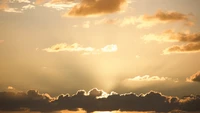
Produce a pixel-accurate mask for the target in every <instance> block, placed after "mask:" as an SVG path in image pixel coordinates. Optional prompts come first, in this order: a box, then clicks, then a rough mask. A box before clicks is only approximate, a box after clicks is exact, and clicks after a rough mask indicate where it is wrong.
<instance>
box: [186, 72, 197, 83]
mask: <svg viewBox="0 0 200 113" xmlns="http://www.w3.org/2000/svg"><path fill="white" fill-rule="evenodd" d="M186 81H187V82H200V71H198V72H196V73H195V74H193V75H192V76H190V77H189V78H186Z"/></svg>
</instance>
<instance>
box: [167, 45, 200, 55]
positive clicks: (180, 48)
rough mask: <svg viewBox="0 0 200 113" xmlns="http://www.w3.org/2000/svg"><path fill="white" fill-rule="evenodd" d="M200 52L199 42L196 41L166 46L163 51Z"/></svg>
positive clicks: (168, 52) (169, 52)
mask: <svg viewBox="0 0 200 113" xmlns="http://www.w3.org/2000/svg"><path fill="white" fill-rule="evenodd" d="M197 52H200V42H198V43H187V44H184V45H174V46H172V47H169V48H166V49H165V50H164V51H163V53H164V54H171V53H197Z"/></svg>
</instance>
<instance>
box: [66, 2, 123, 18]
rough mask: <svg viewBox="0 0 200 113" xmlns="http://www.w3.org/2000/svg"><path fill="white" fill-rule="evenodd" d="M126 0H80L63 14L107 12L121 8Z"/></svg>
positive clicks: (87, 14)
mask: <svg viewBox="0 0 200 113" xmlns="http://www.w3.org/2000/svg"><path fill="white" fill-rule="evenodd" d="M125 3H126V0H81V2H80V3H79V4H77V5H75V6H74V7H72V8H71V9H70V10H69V12H67V13H66V14H65V16H90V15H101V14H109V13H114V12H118V11H120V10H122V6H123V5H124V4H125Z"/></svg>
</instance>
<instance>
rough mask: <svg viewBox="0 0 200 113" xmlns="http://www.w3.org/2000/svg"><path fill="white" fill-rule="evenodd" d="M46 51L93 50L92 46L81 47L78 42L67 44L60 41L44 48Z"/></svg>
mask: <svg viewBox="0 0 200 113" xmlns="http://www.w3.org/2000/svg"><path fill="white" fill-rule="evenodd" d="M44 50H45V51H47V52H60V51H69V52H74V51H75V52H79V51H85V52H87V51H89V52H91V51H94V48H92V47H82V46H81V45H80V44H78V43H74V44H72V45H68V44H66V43H61V44H56V45H53V46H52V47H50V48H46V49H44Z"/></svg>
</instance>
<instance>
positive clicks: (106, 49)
mask: <svg viewBox="0 0 200 113" xmlns="http://www.w3.org/2000/svg"><path fill="white" fill-rule="evenodd" d="M101 51H102V52H115V51H117V45H114V44H111V45H107V46H105V47H103V48H101Z"/></svg>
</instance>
